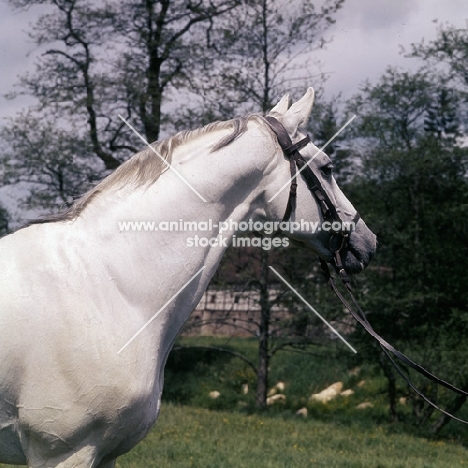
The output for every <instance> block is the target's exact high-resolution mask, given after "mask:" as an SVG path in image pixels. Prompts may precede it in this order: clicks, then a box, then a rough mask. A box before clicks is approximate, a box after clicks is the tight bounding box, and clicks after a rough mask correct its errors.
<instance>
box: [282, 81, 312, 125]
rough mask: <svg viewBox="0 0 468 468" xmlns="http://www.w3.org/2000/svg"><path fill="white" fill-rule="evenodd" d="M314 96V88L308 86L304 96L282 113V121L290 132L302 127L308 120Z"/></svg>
mask: <svg viewBox="0 0 468 468" xmlns="http://www.w3.org/2000/svg"><path fill="white" fill-rule="evenodd" d="M314 97H315V92H314V88H309V89H308V90H307V92H306V93H305V94H304V96H303V97H302V98H301V99H300V100H299V101H297V102H295V103H294V104H293V105H292V106H291V107H290V108H289V110H288V111H287V112H286V114H284V116H283V119H282V123H283V125H285V126H286V127H287V128H288V130H289V131H290V132H291V133H295V132H296V131H297V129H298V128H301V127H304V126H305V125H306V124H307V122H308V121H309V117H310V113H311V112H312V107H313V105H314Z"/></svg>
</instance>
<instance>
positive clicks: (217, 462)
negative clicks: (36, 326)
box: [117, 405, 468, 468]
mask: <svg viewBox="0 0 468 468" xmlns="http://www.w3.org/2000/svg"><path fill="white" fill-rule="evenodd" d="M117 466H118V468H141V467H148V468H153V467H154V468H188V467H197V468H220V467H222V468H255V467H262V468H279V467H297V468H304V467H327V468H333V467H343V468H406V467H407V468H442V467H443V468H456V467H463V466H468V450H467V449H465V448H463V447H461V446H459V445H456V444H453V443H450V442H442V441H431V440H427V439H424V438H418V437H416V436H408V435H406V434H395V433H392V431H391V430H389V429H388V427H386V426H382V425H375V426H372V427H369V428H367V429H365V428H363V427H362V425H361V424H360V423H358V424H356V425H355V426H353V425H349V426H343V425H340V424H336V423H333V422H329V423H324V422H319V421H313V420H310V419H309V420H307V419H305V420H303V419H299V418H286V419H285V418H282V417H278V416H276V417H271V416H267V415H258V414H257V415H243V414H238V413H237V414H236V413H232V412H225V411H211V410H206V409H197V408H191V407H184V406H173V405H164V406H163V408H162V410H161V416H160V419H159V421H158V423H157V425H156V426H155V428H154V429H153V431H152V432H151V433H150V435H149V436H148V437H147V438H146V439H145V440H144V441H143V442H142V443H141V444H140V445H139V446H137V447H136V448H135V449H134V450H133V451H132V452H130V453H129V454H127V455H125V456H123V457H121V458H120V459H119V462H118V464H117Z"/></svg>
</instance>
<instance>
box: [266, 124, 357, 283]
mask: <svg viewBox="0 0 468 468" xmlns="http://www.w3.org/2000/svg"><path fill="white" fill-rule="evenodd" d="M265 120H266V122H267V123H268V125H269V126H270V128H271V129H272V130H273V132H274V133H275V134H276V137H277V139H278V143H279V145H280V146H281V148H282V150H283V153H284V155H285V156H286V158H287V159H288V160H289V167H290V170H291V185H290V188H289V197H288V203H287V205H286V210H285V212H284V216H283V219H282V221H283V222H284V221H288V220H289V219H290V217H291V214H292V212H293V211H294V210H295V209H296V199H297V177H298V176H299V173H300V175H301V176H302V177H303V178H304V180H305V183H306V185H307V188H308V189H309V190H310V192H311V193H312V194H313V196H314V197H315V199H316V200H317V202H318V204H319V206H320V209H321V211H322V215H323V219H324V220H325V221H329V222H330V226H332V227H333V226H340V228H338V229H332V231H333V235H332V236H331V237H330V245H329V248H330V251H331V252H332V254H333V262H334V265H335V269H336V271H337V272H338V274H339V275H340V277H341V278H342V279H343V280H344V281H346V282H348V283H349V278H348V275H347V274H346V271H345V269H344V266H343V261H342V258H341V253H342V252H343V251H344V250H345V248H346V247H347V246H348V241H349V234H350V231H349V230H348V229H345V226H351V225H356V223H357V222H358V221H359V219H360V215H359V213H358V212H356V214H355V215H354V217H353V219H352V221H351V223H349V222H348V223H345V222H344V220H343V219H342V218H341V216H340V214H339V213H338V211H337V209H336V207H335V205H334V203H333V202H332V201H331V199H330V197H329V196H328V194H327V192H326V190H325V189H324V188H323V186H322V183H321V181H320V179H319V178H318V177H317V176H316V175H315V174H314V172H313V171H312V168H311V167H310V165H309V164H308V163H307V161H306V160H305V159H304V157H303V156H302V155H301V153H300V152H299V150H301V149H302V148H304V147H305V146H307V145H308V144H309V143H310V142H311V140H310V137H309V135H307V136H306V137H305V138H303V139H302V140H300V141H299V142H297V143H296V144H294V145H293V143H292V141H291V138H290V136H289V134H288V132H287V130H286V129H285V128H284V126H283V125H282V124H281V123H280V122H279V121H278V120H277V119H275V118H274V117H271V116H267V117H265ZM296 167H297V169H298V172H296Z"/></svg>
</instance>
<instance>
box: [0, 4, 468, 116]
mask: <svg viewBox="0 0 468 468" xmlns="http://www.w3.org/2000/svg"><path fill="white" fill-rule="evenodd" d="M37 14H38V10H37V9H34V8H32V9H30V10H29V11H26V12H24V11H21V12H18V11H13V10H12V9H11V7H10V6H9V5H8V3H7V2H6V0H0V124H1V123H2V121H3V119H4V118H5V117H8V116H13V115H15V114H16V113H17V112H18V111H19V110H21V109H22V108H24V107H25V106H26V105H27V103H28V102H29V101H28V99H27V98H17V99H16V100H14V101H9V100H6V99H5V98H4V94H5V93H7V92H10V91H11V90H12V89H13V87H14V85H15V83H17V81H18V76H21V75H22V74H24V73H25V72H27V71H28V70H32V69H33V64H34V60H35V56H36V55H37V53H38V50H37V48H36V47H35V45H34V44H33V43H32V42H31V40H30V39H29V37H28V30H29V29H30V26H31V23H33V22H34V20H35V18H36V17H37ZM443 23H449V24H452V25H455V26H457V27H459V28H466V27H468V4H467V2H466V0H443V1H441V0H346V1H345V3H344V7H343V8H342V9H341V10H340V11H339V13H338V15H337V17H336V23H335V24H334V25H333V26H332V27H331V28H330V29H329V31H328V36H329V37H330V36H331V37H332V38H333V40H332V42H331V43H330V44H328V45H327V46H326V48H325V49H324V50H322V51H319V52H318V53H317V56H318V58H319V59H320V61H321V62H322V67H321V68H322V71H324V72H327V73H328V76H329V79H328V81H327V82H326V84H325V91H326V93H327V95H330V96H331V95H335V94H338V93H342V94H343V95H344V96H345V97H348V96H351V95H353V94H354V93H356V92H357V91H358V89H359V85H360V84H362V83H363V81H364V80H366V79H370V80H372V81H376V80H377V79H378V77H379V76H381V75H382V73H383V72H384V71H385V69H386V68H387V67H388V66H389V65H393V66H401V67H404V68H408V67H415V66H416V61H415V60H412V59H408V58H404V57H403V56H402V54H401V48H402V47H404V48H406V50H409V48H410V46H411V43H419V42H420V41H421V40H422V39H423V38H424V39H425V40H426V41H429V40H431V39H433V38H434V37H435V35H436V31H437V25H438V24H443ZM311 81H313V79H311ZM310 85H311V86H314V83H313V82H312V83H307V86H310Z"/></svg>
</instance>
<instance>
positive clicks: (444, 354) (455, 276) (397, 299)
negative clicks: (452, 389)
mask: <svg viewBox="0 0 468 468" xmlns="http://www.w3.org/2000/svg"><path fill="white" fill-rule="evenodd" d="M453 93H454V90H453V89H446V88H443V87H442V86H441V85H440V83H439V82H438V81H435V82H434V81H432V76H431V75H429V74H428V73H427V72H416V73H415V74H410V73H407V72H399V71H397V70H395V69H389V70H388V71H387V72H386V73H385V74H384V76H382V78H381V80H380V82H378V83H377V84H376V85H374V86H372V85H370V84H366V85H365V86H364V87H363V90H362V92H361V94H360V95H359V96H357V97H356V98H354V99H353V101H352V102H351V106H352V107H354V106H359V110H360V114H361V118H360V125H359V128H358V129H357V134H358V135H359V140H360V144H361V149H360V152H361V157H362V173H361V174H360V176H359V177H356V178H355V180H354V182H353V184H352V190H353V199H354V198H356V199H357V200H358V203H360V204H362V205H363V206H364V207H365V210H366V212H367V213H368V220H369V221H370V223H371V225H372V228H373V230H374V232H376V233H377V235H378V238H379V240H380V242H379V257H378V260H377V266H374V268H373V269H372V270H371V271H370V272H369V273H368V274H367V281H368V283H367V286H368V292H367V294H366V295H365V296H363V302H364V303H365V304H366V309H367V310H368V312H369V316H370V317H371V322H372V324H373V325H374V326H375V328H376V330H381V331H382V330H384V331H385V333H384V337H385V339H387V340H388V341H390V342H391V343H392V344H395V345H396V347H397V348H402V350H403V351H404V352H405V351H406V352H407V353H408V354H409V355H411V356H413V358H414V359H415V360H416V361H419V362H421V363H423V365H425V366H427V367H429V368H431V369H432V370H433V372H434V373H436V374H441V375H442V376H444V377H445V378H446V379H447V380H452V381H455V384H456V385H458V386H460V387H462V388H463V387H466V385H467V383H468V367H467V364H466V356H463V353H462V352H461V350H460V349H457V350H456V351H455V350H454V348H453V346H454V343H455V342H457V340H460V339H462V336H464V334H466V332H467V331H468V330H467V328H466V320H465V319H461V314H462V312H461V311H463V310H465V309H466V307H467V302H466V295H465V293H464V292H463V289H464V286H463V285H464V284H465V283H466V274H465V273H464V272H463V270H464V266H463V264H461V263H460V262H459V261H457V260H456V259H457V258H460V255H462V256H464V255H466V253H467V252H468V244H467V242H466V222H465V221H464V219H465V218H466V216H467V214H468V211H467V207H468V204H467V194H468V190H467V189H468V179H467V168H468V157H467V156H468V154H467V150H466V148H463V147H460V146H459V145H458V144H457V136H458V135H459V131H460V125H458V124H457V122H459V121H460V116H461V115H462V113H463V111H464V109H463V108H462V105H463V101H462V100H460V99H455V98H454V97H453ZM451 96H452V97H451ZM455 323H457V325H455ZM374 355H375V354H374ZM380 363H381V365H382V369H383V371H384V374H385V375H386V377H387V379H388V383H389V395H390V397H391V398H390V408H391V409H392V410H393V415H392V416H393V417H396V416H397V414H396V405H395V398H396V389H395V381H394V380H395V379H394V376H393V372H392V371H391V370H390V369H389V368H388V366H387V365H386V364H384V362H383V361H380ZM414 378H415V380H417V382H418V384H419V385H420V388H422V389H423V391H426V393H427V394H428V395H429V396H430V397H431V398H433V399H434V400H435V401H436V402H439V403H440V402H442V403H443V404H446V405H447V406H448V407H451V408H452V409H459V407H460V406H461V404H462V402H461V400H460V399H456V401H455V400H450V398H449V397H448V396H447V392H445V391H440V390H439V389H437V387H436V386H434V385H432V384H428V383H427V382H425V381H424V380H421V379H419V378H418V377H417V376H415V377H414ZM410 395H411V402H412V405H413V412H414V416H415V418H416V420H417V421H418V422H419V423H424V422H425V421H427V420H428V419H429V418H430V416H431V415H432V413H433V408H432V407H429V406H427V405H426V404H425V403H424V401H422V400H421V399H419V398H418V397H417V396H414V395H413V394H412V393H410ZM457 405H458V407H457ZM434 427H436V426H434ZM439 429H440V427H439Z"/></svg>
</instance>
